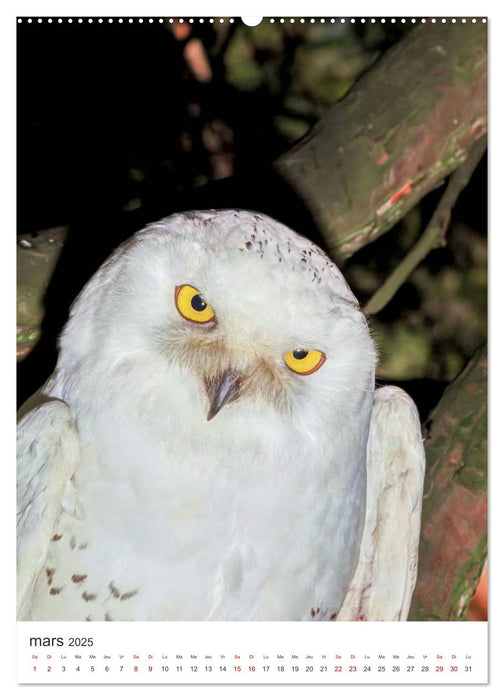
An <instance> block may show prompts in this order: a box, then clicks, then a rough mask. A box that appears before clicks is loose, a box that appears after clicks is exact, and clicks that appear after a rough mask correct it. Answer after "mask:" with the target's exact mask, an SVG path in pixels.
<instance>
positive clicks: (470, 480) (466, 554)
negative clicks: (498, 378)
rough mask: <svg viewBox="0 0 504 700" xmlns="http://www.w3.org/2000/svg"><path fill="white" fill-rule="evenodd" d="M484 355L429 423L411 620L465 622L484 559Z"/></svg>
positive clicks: (460, 378)
mask: <svg viewBox="0 0 504 700" xmlns="http://www.w3.org/2000/svg"><path fill="white" fill-rule="evenodd" d="M486 389H487V351H486V347H485V348H482V349H481V350H479V351H478V352H477V353H476V354H475V355H474V356H473V358H472V359H471V361H470V362H469V364H468V365H467V367H466V368H465V369H464V371H463V372H462V373H461V374H460V375H459V376H458V377H457V379H456V380H455V381H454V382H452V384H450V386H449V387H448V389H447V390H446V391H445V393H444V394H443V396H442V398H441V400H440V402H439V404H438V405H437V406H436V408H435V409H434V411H433V412H432V414H431V416H430V418H429V420H428V421H427V428H426V433H427V435H426V439H425V453H426V459H427V470H426V475H425V488H424V498H423V506H422V532H421V538H420V551H419V568H418V580H417V585H416V589H415V593H414V595H413V601H412V604H411V610H410V616H409V619H410V620H432V619H435V620H461V619H465V613H466V610H467V606H468V604H469V602H470V600H471V598H472V596H473V595H474V591H475V590H476V586H477V584H478V581H479V578H480V576H481V572H482V570H483V566H484V564H485V561H486V556H487V536H486V533H487V498H486V481H487V470H486V465H487V449H486V447H487V391H486Z"/></svg>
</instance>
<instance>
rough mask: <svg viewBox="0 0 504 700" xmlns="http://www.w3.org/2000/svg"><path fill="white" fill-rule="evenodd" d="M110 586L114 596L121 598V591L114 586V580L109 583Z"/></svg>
mask: <svg viewBox="0 0 504 700" xmlns="http://www.w3.org/2000/svg"><path fill="white" fill-rule="evenodd" d="M109 588H110V592H111V593H112V595H113V596H114V598H120V597H121V594H120V593H119V591H118V590H117V588H116V587H115V586H114V583H113V581H112V582H111V583H109Z"/></svg>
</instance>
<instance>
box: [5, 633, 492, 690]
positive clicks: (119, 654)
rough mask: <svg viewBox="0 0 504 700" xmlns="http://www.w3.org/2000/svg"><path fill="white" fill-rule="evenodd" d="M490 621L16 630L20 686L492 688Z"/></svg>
mask: <svg viewBox="0 0 504 700" xmlns="http://www.w3.org/2000/svg"><path fill="white" fill-rule="evenodd" d="M487 632H488V628H487V623H486V622H468V623H465V622H455V623H453V622H427V623H425V622H424V623H422V622H420V623H418V622H407V623H387V622H378V623H372V622H368V623H355V622H349V623H344V622H341V623H330V622H328V623H324V622H321V623H269V622H265V623H261V622H254V623H241V622H236V623H234V622H231V623H228V622H226V623H222V622H221V623H215V622H203V623H201V622H187V623H180V622H176V623H171V622H156V623H143V622H134V623H71V622H65V623H42V622H21V623H18V682H19V683H22V684H30V683H36V684H39V683H44V684H45V683H48V684H57V683H156V684H159V683H166V684H177V683H178V684H180V683H195V684H200V683H205V684H208V683H234V684H236V683H239V684H260V683H263V684H270V683H301V684H303V683H304V684H314V683H320V684H331V683H334V684H355V683H403V684H404V683H436V684H440V683H441V684H444V683H449V684H454V683H463V684H469V683H486V682H487V681H488V671H487Z"/></svg>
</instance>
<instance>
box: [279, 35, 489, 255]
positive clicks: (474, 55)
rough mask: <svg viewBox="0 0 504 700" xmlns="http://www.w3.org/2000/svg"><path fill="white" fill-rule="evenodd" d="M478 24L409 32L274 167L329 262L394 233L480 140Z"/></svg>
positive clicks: (482, 71)
mask: <svg viewBox="0 0 504 700" xmlns="http://www.w3.org/2000/svg"><path fill="white" fill-rule="evenodd" d="M486 70H487V69H486V25H484V24H482V23H481V22H479V23H477V24H469V23H468V24H466V25H463V24H461V23H459V22H458V23H457V24H456V25H452V24H451V23H446V24H442V23H436V24H430V23H429V24H427V25H422V26H419V27H417V28H416V29H414V30H413V31H412V32H410V34H409V35H407V36H406V37H405V38H404V39H402V40H401V41H399V42H398V43H397V44H396V45H395V46H394V47H392V48H391V49H390V50H389V51H388V52H387V53H386V54H384V56H383V57H382V58H380V59H379V60H378V61H377V62H376V63H375V64H374V65H373V66H372V67H371V68H370V69H369V70H368V71H367V72H366V73H365V74H364V75H363V76H362V77H361V78H360V79H359V80H358V81H357V82H356V83H355V85H354V86H353V87H352V89H351V90H350V92H349V93H348V95H347V96H346V97H344V98H343V99H342V100H341V101H340V102H339V103H338V104H336V105H334V106H333V107H332V108H331V109H329V110H328V111H327V113H326V114H325V115H324V116H323V117H322V118H321V119H320V121H319V122H318V123H317V124H316V125H315V127H314V128H313V129H312V131H311V132H310V133H309V134H308V135H307V136H306V137H305V138H304V139H303V140H301V141H300V142H299V143H298V144H296V145H295V146H294V147H293V148H291V149H290V150H289V151H287V152H286V153H285V154H284V155H282V156H281V157H280V158H279V159H278V160H277V161H276V162H275V164H274V165H275V168H276V170H277V171H278V172H279V173H280V174H281V175H282V177H284V178H285V179H286V180H287V181H288V182H289V184H290V185H291V186H292V187H293V188H294V190H295V191H296V192H297V193H298V195H299V196H300V197H301V199H302V200H303V201H304V202H305V204H306V205H307V207H308V208H309V210H310V211H311V213H312V215H313V216H314V218H315V220H316V222H317V224H318V226H319V228H320V230H321V232H322V234H323V235H324V237H325V240H326V243H327V245H328V248H329V252H330V253H331V254H332V255H333V257H334V258H335V259H336V260H338V259H339V260H341V259H344V258H346V257H349V256H350V255H352V253H354V252H355V251H356V250H358V249H359V248H361V247H363V246H364V245H366V244H367V243H369V242H370V241H372V240H375V239H376V238H378V237H379V236H380V235H381V234H382V233H384V232H385V231H387V230H388V229H390V228H391V226H393V224H395V223H396V222H397V221H398V220H399V219H401V218H402V217H403V216H404V214H405V213H406V212H407V211H409V210H410V209H411V208H412V207H413V206H414V205H415V204H417V203H418V202H419V201H420V200H421V199H422V197H424V196H425V195H426V194H427V193H428V192H430V191H431V190H432V189H434V188H435V187H437V186H438V185H439V184H440V183H441V182H442V180H443V179H444V178H445V177H446V176H447V175H448V174H450V173H451V172H452V171H453V170H455V169H456V168H457V167H458V166H459V165H460V164H461V163H462V162H463V161H464V160H465V159H466V158H467V154H468V152H469V150H470V148H471V146H472V144H473V143H474V142H475V141H477V140H478V139H479V138H481V136H482V135H484V134H485V133H486V103H487V98H486Z"/></svg>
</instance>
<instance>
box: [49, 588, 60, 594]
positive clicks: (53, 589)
mask: <svg viewBox="0 0 504 700" xmlns="http://www.w3.org/2000/svg"><path fill="white" fill-rule="evenodd" d="M62 590H63V589H62V588H51V590H50V591H49V595H58V594H59V593H61V591H62Z"/></svg>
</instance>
